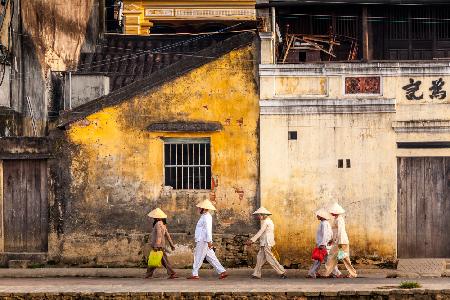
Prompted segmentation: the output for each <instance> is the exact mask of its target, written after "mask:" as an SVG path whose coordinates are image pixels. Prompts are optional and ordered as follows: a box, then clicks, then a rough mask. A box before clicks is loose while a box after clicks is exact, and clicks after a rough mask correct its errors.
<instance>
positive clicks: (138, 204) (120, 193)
mask: <svg viewBox="0 0 450 300" xmlns="http://www.w3.org/2000/svg"><path fill="white" fill-rule="evenodd" d="M254 39H255V35H254V34H253V33H244V34H241V35H236V36H233V37H230V38H228V39H225V40H223V41H221V42H219V43H217V44H215V45H212V46H210V47H207V48H205V49H203V50H201V51H198V52H197V53H196V55H195V56H192V55H184V56H183V57H182V58H181V59H180V60H179V61H177V62H176V63H174V64H172V65H169V66H167V67H166V68H163V69H161V70H159V71H155V72H153V73H151V74H149V75H147V76H146V77H144V78H143V79H141V80H137V81H135V82H133V83H131V84H129V85H127V86H124V87H123V88H121V89H118V90H117V92H112V93H110V94H109V95H107V96H105V97H100V98H97V99H94V100H92V101H89V102H87V103H85V104H84V105H81V106H78V107H76V108H73V109H72V110H69V111H67V112H66V113H65V114H63V115H62V116H61V117H60V118H59V119H58V120H57V126H58V128H59V129H58V130H55V131H54V132H53V134H54V140H55V144H56V145H57V148H56V151H55V153H54V154H55V159H54V160H53V161H52V162H53V163H52V165H51V167H50V169H51V172H52V179H53V180H54V183H55V188H56V189H55V198H54V201H53V202H52V204H51V207H52V208H51V210H52V211H53V213H54V214H53V218H52V222H51V224H52V226H51V227H52V228H54V229H55V230H51V231H50V235H49V258H50V259H52V260H55V261H59V262H61V263H64V264H84V265H91V266H92V265H111V266H114V265H115V266H126V265H132V266H136V265H139V264H141V263H145V257H146V256H147V255H148V251H149V248H148V247H149V245H148V241H149V232H151V219H150V218H148V217H147V213H148V212H149V211H150V210H152V209H154V208H156V207H160V208H161V209H162V210H164V211H165V212H166V213H167V214H168V215H169V218H168V228H169V230H170V232H171V233H172V236H173V239H174V242H175V245H176V250H175V251H174V252H173V253H172V255H171V258H172V260H173V263H174V264H175V265H176V266H177V267H186V266H189V265H190V264H191V263H192V251H193V246H194V245H193V244H194V236H193V235H194V231H195V224H196V222H197V219H198V218H199V215H198V210H197V208H196V206H195V205H196V204H197V203H198V202H200V201H202V200H205V199H210V200H211V201H213V202H214V203H215V205H216V207H217V209H218V211H217V212H216V213H215V214H214V219H215V227H214V232H215V237H214V240H215V243H216V245H217V253H218V255H219V256H220V257H221V258H222V259H223V261H224V263H225V264H226V265H228V266H239V265H246V263H247V261H248V259H249V257H248V254H247V251H246V250H245V246H244V241H245V240H246V239H248V234H249V232H251V231H252V230H253V227H254V225H255V224H254V222H253V221H252V217H251V213H252V212H253V211H254V209H255V207H256V205H257V195H258V193H257V191H258V190H257V187H258V177H259V176H258V165H259V158H258V150H257V149H258V117H259V115H258V100H259V99H258V94H257V86H256V78H255V74H256V72H255V62H254V57H255V56H256V55H257V52H256V48H255V46H254ZM178 54H179V53H178ZM58 208H61V210H60V211H59V209H58ZM250 259H251V257H250Z"/></svg>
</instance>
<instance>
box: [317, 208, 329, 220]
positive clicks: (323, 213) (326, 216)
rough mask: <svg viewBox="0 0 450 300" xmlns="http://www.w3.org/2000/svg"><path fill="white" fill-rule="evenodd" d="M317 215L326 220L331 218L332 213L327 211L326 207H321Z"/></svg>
mask: <svg viewBox="0 0 450 300" xmlns="http://www.w3.org/2000/svg"><path fill="white" fill-rule="evenodd" d="M316 216H319V217H321V218H324V219H325V220H329V219H331V214H330V213H329V212H327V210H326V209H325V208H321V209H319V210H317V211H316Z"/></svg>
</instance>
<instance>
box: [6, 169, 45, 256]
mask: <svg viewBox="0 0 450 300" xmlns="http://www.w3.org/2000/svg"><path fill="white" fill-rule="evenodd" d="M3 189H4V193H3V216H4V220H3V222H4V230H5V242H4V245H5V252H47V244H48V236H47V235H48V232H47V228H48V202H47V162H46V161H45V160H5V161H3Z"/></svg>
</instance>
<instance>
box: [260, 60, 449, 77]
mask: <svg viewBox="0 0 450 300" xmlns="http://www.w3.org/2000/svg"><path fill="white" fill-rule="evenodd" d="M354 74H359V75H383V76H412V75H414V76H417V75H419V76H424V75H429V76H434V75H438V76H443V75H450V62H449V61H430V62H423V61H422V62H418V61H410V62H371V63H362V62H349V63H305V64H284V65H281V64H277V65H269V64H261V65H260V66H259V75H260V76H317V75H321V76H341V75H354Z"/></svg>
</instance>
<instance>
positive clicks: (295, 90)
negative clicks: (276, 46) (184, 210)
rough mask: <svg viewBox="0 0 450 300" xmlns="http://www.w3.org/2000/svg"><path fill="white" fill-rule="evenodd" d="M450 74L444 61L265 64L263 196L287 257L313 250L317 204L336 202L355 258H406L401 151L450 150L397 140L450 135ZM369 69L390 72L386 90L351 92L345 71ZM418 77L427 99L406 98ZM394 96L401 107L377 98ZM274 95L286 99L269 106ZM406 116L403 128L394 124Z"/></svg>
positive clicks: (359, 73) (368, 72) (293, 259)
mask: <svg viewBox="0 0 450 300" xmlns="http://www.w3.org/2000/svg"><path fill="white" fill-rule="evenodd" d="M262 54H263V55H265V53H262ZM448 74H450V68H449V67H448V64H447V63H440V62H411V63H403V62H401V63H397V62H378V63H351V64H347V63H330V64H299V65H260V87H261V90H260V96H261V101H260V105H261V117H260V127H261V130H260V141H261V148H260V151H261V156H260V160H261V179H260V180H261V202H262V204H263V205H265V206H266V207H267V208H269V209H271V210H272V211H273V212H274V216H273V219H274V222H275V225H276V231H277V232H276V233H277V236H276V237H277V243H278V244H277V246H276V248H277V250H278V252H279V253H280V254H281V256H282V261H283V262H284V263H285V264H290V263H297V262H299V261H301V260H302V259H304V258H309V256H310V253H311V251H312V249H313V247H314V243H315V241H314V240H315V232H316V226H317V219H316V218H315V216H314V211H315V210H316V209H318V208H320V207H321V206H324V205H328V204H329V203H331V202H333V201H338V202H340V203H341V204H342V206H343V207H344V208H345V209H346V210H347V213H346V222H347V232H348V234H349V238H350V248H351V253H352V256H353V257H360V258H374V259H379V258H381V259H392V258H395V257H396V255H397V161H396V159H397V157H403V156H406V157H407V156H449V155H450V151H449V149H397V144H396V143H397V142H433V141H449V140H450V126H449V125H448V123H449V122H450V105H449V103H450V95H449V94H448V91H449V88H448V83H449V82H450V77H449V75H448ZM364 76H376V77H379V78H380V92H379V94H356V95H352V94H346V92H345V78H346V77H364ZM439 78H441V79H442V80H443V81H444V82H445V83H446V84H445V85H444V86H443V89H442V90H445V91H446V92H447V95H446V97H444V99H436V98H434V99H433V98H432V97H431V96H430V94H431V90H430V87H431V86H432V85H433V81H437V80H438V79H439ZM410 79H413V80H414V81H415V82H420V88H419V90H418V91H417V92H416V95H417V96H421V95H423V99H422V100H408V99H407V98H406V91H405V89H403V87H404V86H406V85H407V84H409V83H410ZM389 101H391V102H392V106H391V108H389V107H383V109H380V107H381V106H378V107H377V106H376V105H374V104H373V103H375V102H376V103H378V104H377V105H380V103H388V102H389ZM270 102H274V103H276V105H279V106H276V105H275V104H274V105H273V107H269V108H270V109H272V110H271V111H268V110H265V109H267V107H266V105H265V103H270ZM305 103H311V104H305ZM326 103H328V104H326ZM361 103H366V104H367V106H361ZM371 103H372V104H371ZM394 104H395V108H394ZM308 105H310V106H308ZM326 105H328V108H327V109H328V110H326V109H324V108H323V107H322V106H326ZM269 106H270V105H269ZM342 107H344V108H343V110H346V111H342ZM339 109H341V111H339ZM384 110H385V111H384ZM396 123H400V125H395V126H397V127H401V128H396V129H395V130H394V128H393V126H394V124H396ZM404 123H408V124H409V123H412V125H410V126H411V127H412V128H407V127H402V126H405V125H401V124H404ZM407 126H408V125H407ZM288 131H297V135H298V140H288ZM338 159H343V168H342V169H340V168H338V167H337V166H338ZM346 159H350V160H351V168H346ZM275 162H276V163H275Z"/></svg>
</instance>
